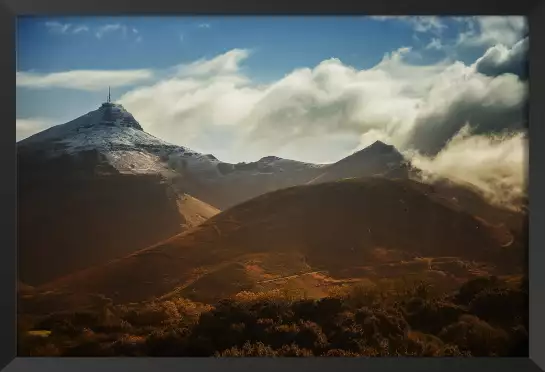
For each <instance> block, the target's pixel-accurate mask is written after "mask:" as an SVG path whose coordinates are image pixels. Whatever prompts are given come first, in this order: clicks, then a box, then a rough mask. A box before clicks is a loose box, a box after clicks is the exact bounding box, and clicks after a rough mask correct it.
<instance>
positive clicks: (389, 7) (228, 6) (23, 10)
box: [0, 0, 545, 372]
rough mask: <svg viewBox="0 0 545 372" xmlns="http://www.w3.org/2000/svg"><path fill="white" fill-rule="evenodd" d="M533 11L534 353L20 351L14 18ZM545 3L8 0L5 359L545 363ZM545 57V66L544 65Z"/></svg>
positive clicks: (135, 366) (199, 364) (0, 320)
mask: <svg viewBox="0 0 545 372" xmlns="http://www.w3.org/2000/svg"><path fill="white" fill-rule="evenodd" d="M152 14H153V15H173V14H180V15H228V14H233V15H234V14H237V15H244V14H247V15H261V14H262V15H280V14H283V15H288V14H299V15H311V14H314V15H316V14H323V15H329V14H337V15H342V14H351V15H354V14H361V15H411V14H412V15H427V14H428V15H431V14H433V15H440V14H445V15H446V14H449V15H526V16H528V20H529V27H530V63H529V76H530V83H529V87H530V95H529V99H530V103H529V123H530V124H529V132H530V135H529V142H530V144H529V154H530V155H529V156H530V159H529V161H530V170H529V180H530V181H529V202H530V205H529V209H530V212H529V280H530V314H529V321H530V329H529V334H530V356H529V358H232V359H229V358H21V357H16V341H15V340H16V275H15V274H16V267H17V266H16V257H17V253H16V231H17V230H16V213H17V183H16V180H17V172H16V169H17V167H16V150H15V141H14V139H15V119H16V115H15V73H14V72H15V64H16V55H15V53H16V50H15V25H16V18H17V16H22V15H26V16H32V15H41V16H43V15H152ZM544 47H545V2H544V1H542V0H518V1H511V2H507V1H504V2H494V1H485V0H456V1H437V0H388V1H377V2H363V1H359V2H357V1H354V2H352V1H348V0H335V1H331V2H317V1H312V2H311V1H308V2H307V1H294V0H289V1H287V0H275V1H264V2H262V1H254V0H236V1H232V0H231V1H225V0H191V1H190V0H186V1H183V2H181V1H176V0H168V1H145V0H130V1H129V0H107V1H106V0H95V1H83V2H77V1H72V0H48V1H43V0H41V1H40V0H0V50H2V53H1V55H2V57H1V58H0V76H1V78H0V81H1V84H0V99H1V100H2V103H1V104H0V112H1V115H0V118H1V119H2V120H1V123H0V163H1V166H0V174H1V176H0V216H1V219H2V221H1V224H0V313H1V314H0V315H1V316H0V339H1V340H2V345H3V346H2V347H1V348H0V368H4V369H3V370H5V371H23V370H24V371H40V372H49V371H51V372H52V371H72V370H74V371H80V372H86V371H104V372H107V371H116V370H119V371H131V372H139V371H169V370H171V371H180V370H190V371H195V372H199V371H204V370H207V371H208V370H234V371H236V370H241V369H253V370H255V369H257V370H260V371H269V370H270V371H277V370H286V371H288V370H293V371H298V372H302V371H306V370H309V371H310V370H312V371H313V372H316V371H322V370H323V371H331V370H371V371H393V370H396V369H397V368H399V369H401V370H403V371H413V370H414V371H431V370H443V371H465V372H470V371H474V370H475V371H480V370H484V369H491V370H495V371H511V370H517V371H539V370H541V371H545V339H544V335H545V321H544V317H543V314H545V288H544V287H545V269H544V268H543V267H542V265H543V263H545V249H544V247H545V192H544V191H543V190H545V177H544V173H545V172H543V169H544V161H545V146H544V143H543V142H544V140H545V105H544V104H543V101H544V100H545V68H544V67H543V66H545V53H544V49H545V48H544ZM540 66H541V67H540Z"/></svg>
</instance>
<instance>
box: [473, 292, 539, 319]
mask: <svg viewBox="0 0 545 372" xmlns="http://www.w3.org/2000/svg"><path fill="white" fill-rule="evenodd" d="M527 299H528V298H527V296H525V295H524V294H523V293H522V292H520V291H518V290H512V289H500V288H496V289H486V290H484V291H481V292H479V293H478V294H477V295H476V296H475V297H474V298H473V300H472V301H471V302H470V304H469V310H470V312H471V313H472V314H475V315H477V316H478V317H479V318H481V319H484V320H486V321H487V322H491V323H494V324H499V325H502V326H513V325H515V324H521V323H523V322H524V319H523V318H525V317H526V314H527V312H528V307H527V303H526V301H527Z"/></svg>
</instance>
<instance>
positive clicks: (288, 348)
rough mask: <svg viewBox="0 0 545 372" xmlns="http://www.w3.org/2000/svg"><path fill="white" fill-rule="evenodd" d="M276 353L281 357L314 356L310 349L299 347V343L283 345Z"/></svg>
mask: <svg viewBox="0 0 545 372" xmlns="http://www.w3.org/2000/svg"><path fill="white" fill-rule="evenodd" d="M276 355H278V356H283V357H310V356H314V354H313V353H312V351H311V350H308V349H305V348H300V347H299V345H296V344H290V345H284V346H282V347H281V348H280V349H278V350H277V351H276Z"/></svg>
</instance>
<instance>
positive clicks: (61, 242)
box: [17, 102, 402, 285]
mask: <svg viewBox="0 0 545 372" xmlns="http://www.w3.org/2000/svg"><path fill="white" fill-rule="evenodd" d="M17 156H18V191H19V193H18V206H19V209H18V226H19V234H18V242H19V246H18V247H19V275H20V279H21V280H22V281H23V282H25V283H28V284H30V285H37V284H41V283H44V282H46V281H50V280H52V279H54V278H56V277H59V276H62V275H66V274H68V273H70V272H73V271H77V270H80V269H83V268H85V267H88V266H90V265H96V264H99V263H101V262H105V261H107V260H109V259H112V258H115V257H121V256H123V255H125V254H128V253H130V252H133V251H135V250H137V249H141V248H144V247H146V246H148V245H150V244H153V243H155V242H157V241H161V240H164V239H166V238H168V237H170V236H173V235H176V234H178V233H180V232H182V231H184V230H185V229H187V228H191V227H193V226H196V225H198V224H199V223H201V222H202V221H204V220H206V219H207V218H209V217H211V216H213V215H215V214H216V213H218V212H219V210H223V209H227V208H230V207H233V206H235V205H237V204H239V203H241V202H244V201H246V200H249V199H251V198H253V197H256V196H259V195H263V194H266V193H267V192H271V191H275V190H278V189H282V188H287V187H291V186H296V185H302V184H306V183H308V182H311V181H312V180H315V179H316V178H320V177H321V178H322V180H331V179H340V178H345V177H355V176H363V175H373V174H378V173H384V172H385V170H386V169H389V168H388V167H389V166H391V165H392V164H394V165H395V164H397V163H396V162H400V161H402V156H401V155H400V154H399V153H397V151H395V149H393V148H391V147H389V146H386V145H384V144H381V143H376V144H375V145H373V146H371V147H370V148H368V149H364V150H362V151H360V153H358V154H355V155H352V156H350V157H348V158H346V159H343V160H341V161H339V162H338V163H335V164H332V165H319V164H318V165H317V164H310V163H305V162H299V161H294V160H289V159H282V158H279V157H275V156H268V157H264V158H262V159H260V160H258V161H256V162H250V163H238V164H230V163H225V162H222V161H220V160H218V159H217V158H216V157H214V156H213V155H211V154H201V153H198V152H196V151H194V150H192V149H190V148H188V147H184V146H177V145H174V144H171V143H168V142H165V141H163V140H161V139H159V138H156V137H154V136H152V135H150V134H149V133H146V132H145V131H144V130H143V128H142V126H141V125H140V124H139V123H138V121H137V120H136V119H135V118H134V117H133V115H132V114H130V113H129V112H128V111H127V110H125V108H124V107H123V106H122V105H119V104H115V103H110V102H106V103H104V104H102V105H101V106H100V107H99V108H98V109H97V110H94V111H91V112H89V113H87V114H85V115H82V116H81V117H79V118H77V119H75V120H72V121H70V122H68V123H66V124H62V125H57V126H54V127H51V128H49V129H47V130H44V131H43V132H40V133H37V134H35V135H33V136H31V137H28V138H26V139H24V140H22V141H20V142H19V143H17ZM51 257H55V259H54V260H52V259H51ZM43 262H48V264H47V265H43Z"/></svg>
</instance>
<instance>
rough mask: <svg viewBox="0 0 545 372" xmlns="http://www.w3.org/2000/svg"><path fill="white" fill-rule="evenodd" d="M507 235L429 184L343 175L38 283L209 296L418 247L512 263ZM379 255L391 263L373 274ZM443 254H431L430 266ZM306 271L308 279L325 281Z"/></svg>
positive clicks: (125, 294) (122, 294)
mask: <svg viewBox="0 0 545 372" xmlns="http://www.w3.org/2000/svg"><path fill="white" fill-rule="evenodd" d="M505 231H507V230H505ZM505 231H504V232H505ZM504 235H505V234H498V233H497V231H495V230H494V228H493V227H492V226H491V225H490V224H488V223H485V222H484V221H483V220H482V219H479V218H476V217H474V216H473V215H471V214H469V213H467V212H465V211H464V210H463V209H462V208H461V207H460V206H459V205H458V206H457V205H455V204H453V203H452V202H450V201H449V200H446V199H444V198H441V197H438V196H437V195H435V194H434V193H433V189H432V188H431V187H429V186H427V185H423V184H420V183H417V182H414V181H409V180H387V179H382V178H368V179H361V180H345V181H340V182H333V183H325V184H319V185H307V186H298V187H293V188H289V189H284V190H279V191H276V192H272V193H269V194H266V195H263V196H260V197H257V198H255V199H252V200H250V201H248V202H245V203H242V204H240V205H237V206H236V207H233V208H231V209H229V210H227V211H224V212H222V213H220V214H218V215H216V216H215V217H213V218H211V219H209V220H207V221H206V222H204V223H203V224H201V225H200V226H198V227H197V228H195V229H192V230H191V231H188V232H185V233H182V234H180V235H177V236H175V237H173V238H171V239H169V240H167V241H164V242H162V243H159V244H157V245H154V246H152V247H149V248H147V249H144V250H141V251H138V252H136V253H134V254H131V255H130V256H127V257H125V258H122V259H119V260H115V261H112V262H110V263H108V264H105V265H101V266H97V267H93V268H90V269H88V270H85V271H82V272H79V273H77V274H74V275H70V276H68V277H65V278H62V279H60V280H57V281H55V282H52V283H49V284H48V285H47V286H45V288H46V289H55V290H58V289H61V290H64V291H69V292H90V293H101V294H104V295H106V296H107V297H110V298H112V299H114V300H115V301H119V302H127V301H129V302H130V301H139V300H144V299H146V298H150V297H153V296H162V295H165V294H168V293H172V292H173V291H175V292H176V291H178V292H181V293H183V294H185V295H191V294H194V296H196V297H195V299H197V300H205V301H212V300H215V299H217V298H220V297H222V296H226V295H229V294H233V293H236V292H238V291H240V290H256V289H262V288H263V284H262V282H263V281H264V280H267V279H270V278H275V277H282V276H287V275H297V274H301V273H305V272H309V271H319V270H323V271H326V272H327V275H328V276H329V278H330V279H332V278H335V279H350V278H354V277H366V276H369V275H379V276H380V275H388V272H389V271H390V272H393V273H394V274H395V275H397V274H398V273H397V272H395V269H396V268H397V269H399V267H403V266H404V261H411V260H412V261H414V260H415V258H417V257H435V258H440V257H454V261H451V262H455V263H456V262H458V261H459V259H461V260H462V261H464V262H470V261H484V262H488V263H493V264H496V265H497V264H500V266H501V267H502V268H503V269H504V271H505V270H507V271H508V272H509V271H517V270H518V269H519V268H517V267H516V266H517V263H516V262H513V258H517V257H518V258H522V253H521V252H520V251H519V249H520V247H519V246H518V245H517V244H512V245H511V246H510V247H503V248H502V245H503V244H505V237H504ZM456 260H458V261H456ZM444 261H445V260H443V262H442V263H443V266H444V264H445V262H444ZM392 262H393V263H394V264H393V265H392ZM377 263H383V264H384V263H386V264H388V263H390V267H389V268H388V266H386V269H383V272H379V273H378V274H377V272H376V270H377V269H376V268H377V266H376V265H375V264H377ZM506 263H509V265H511V266H512V267H508V266H506ZM413 264H415V263H414V262H413ZM440 264H441V260H438V265H439V266H437V267H436V268H439V267H440ZM447 264H448V260H447ZM416 265H418V262H416ZM462 266H463V265H462ZM431 268H432V267H430V265H429V262H426V263H424V264H422V263H420V266H418V268H417V271H418V270H419V271H426V272H428V271H430V270H429V269H431ZM464 270H465V271H464V273H466V274H467V272H468V270H467V269H464ZM402 271H403V270H402ZM432 271H441V270H432ZM464 275H465V274H464ZM295 279H297V280H299V282H301V280H302V278H301V277H296V278H295ZM304 281H305V282H309V283H308V288H309V289H310V288H312V287H315V285H316V284H319V283H320V282H323V280H321V281H320V280H317V281H312V280H309V279H308V278H305V280H304ZM288 282H289V280H288ZM296 285H297V284H296Z"/></svg>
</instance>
